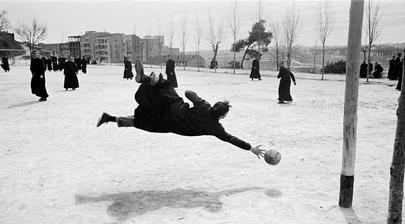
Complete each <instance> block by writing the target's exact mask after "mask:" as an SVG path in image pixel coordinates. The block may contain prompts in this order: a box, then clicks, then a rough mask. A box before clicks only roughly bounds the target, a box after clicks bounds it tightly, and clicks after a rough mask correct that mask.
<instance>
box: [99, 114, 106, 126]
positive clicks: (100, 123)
mask: <svg viewBox="0 0 405 224" xmlns="http://www.w3.org/2000/svg"><path fill="white" fill-rule="evenodd" d="M105 114H106V113H103V114H102V115H101V117H100V118H99V119H98V121H97V127H100V125H102V124H103V123H104V122H101V121H102V120H103V117H104V115H105Z"/></svg>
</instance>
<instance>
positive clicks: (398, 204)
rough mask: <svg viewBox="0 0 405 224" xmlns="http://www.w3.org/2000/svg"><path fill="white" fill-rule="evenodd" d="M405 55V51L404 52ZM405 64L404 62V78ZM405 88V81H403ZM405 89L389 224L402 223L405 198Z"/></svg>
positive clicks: (401, 98)
mask: <svg viewBox="0 0 405 224" xmlns="http://www.w3.org/2000/svg"><path fill="white" fill-rule="evenodd" d="M404 53H405V50H404ZM404 73H405V64H404V60H402V74H400V75H402V77H403V76H404ZM402 86H404V79H402ZM404 115H405V88H402V89H401V95H400V96H399V99H398V109H397V117H398V120H397V130H396V134H395V143H394V152H393V154H392V162H391V168H390V191H389V192H390V193H389V203H388V218H387V224H400V223H402V201H403V198H404V167H405V164H404V155H405V152H404V145H405V119H404V118H405V116H404Z"/></svg>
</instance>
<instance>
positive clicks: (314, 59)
mask: <svg viewBox="0 0 405 224" xmlns="http://www.w3.org/2000/svg"><path fill="white" fill-rule="evenodd" d="M317 43H318V42H317V41H315V45H314V74H315V71H316V44H317ZM322 69H323V67H322Z"/></svg>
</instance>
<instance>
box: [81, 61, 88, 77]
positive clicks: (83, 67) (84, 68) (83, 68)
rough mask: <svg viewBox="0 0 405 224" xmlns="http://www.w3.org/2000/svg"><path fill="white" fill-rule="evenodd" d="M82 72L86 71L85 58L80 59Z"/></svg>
mask: <svg viewBox="0 0 405 224" xmlns="http://www.w3.org/2000/svg"><path fill="white" fill-rule="evenodd" d="M82 72H83V73H84V74H86V73H87V60H86V59H85V58H83V59H82Z"/></svg>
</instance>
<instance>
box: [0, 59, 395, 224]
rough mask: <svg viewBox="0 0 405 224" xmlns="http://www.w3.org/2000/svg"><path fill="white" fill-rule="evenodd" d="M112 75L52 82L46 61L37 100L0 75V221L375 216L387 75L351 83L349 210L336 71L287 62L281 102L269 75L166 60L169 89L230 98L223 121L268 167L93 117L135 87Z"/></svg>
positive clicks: (127, 109) (386, 135)
mask: <svg viewBox="0 0 405 224" xmlns="http://www.w3.org/2000/svg"><path fill="white" fill-rule="evenodd" d="M145 70H146V72H150V71H151V69H150V68H146V69H145ZM154 71H160V68H155V69H154ZM245 72H246V73H247V71H245ZM122 75H123V66H91V65H90V66H89V67H88V74H87V75H84V74H82V73H80V74H79V81H80V88H79V89H77V90H76V91H65V90H64V89H63V75H62V72H47V73H46V81H47V90H48V93H49V95H50V97H49V98H48V101H47V102H38V97H36V96H34V95H32V94H31V92H30V91H31V90H30V79H31V74H30V72H29V67H28V66H14V67H11V72H9V73H4V72H3V71H1V72H0V92H1V94H0V107H1V109H0V115H1V116H0V142H1V146H0V149H1V150H0V166H1V167H0V170H1V172H0V210H1V212H0V223H2V224H3V223H4V224H13V223H15V224H37V223H38V224H48V223H49V224H66V223H69V224H71V223H84V224H88V223H94V224H99V223H137V224H138V223H152V224H154V223H184V224H189V223H201V224H205V223H221V224H222V223H232V224H234V223H238V224H239V223H240V224H246V223H248V224H249V223H252V224H256V223H270V224H271V223H274V224H281V223H287V224H294V223H308V224H314V223H319V224H325V223H385V222H386V215H387V206H388V191H389V167H390V163H391V157H392V150H393V145H394V137H395V128H396V115H395V111H396V108H397V104H398V103H397V98H398V96H399V92H398V91H396V90H395V86H392V85H394V84H396V82H393V81H388V80H386V79H384V80H371V84H365V80H361V85H360V89H359V113H358V139H357V154H356V157H357V158H356V174H355V182H354V186H355V189H354V200H353V208H352V209H341V208H339V207H338V206H337V203H338V198H339V180H340V171H341V160H342V158H341V157H342V129H343V128H342V122H343V101H344V88H345V86H344V85H345V82H344V81H343V78H344V76H331V75H329V76H327V80H326V81H320V80H319V79H318V78H316V79H314V75H310V74H301V73H297V74H295V75H296V77H297V86H293V87H292V96H293V98H294V102H293V103H291V104H284V105H281V104H277V88H278V81H279V80H278V79H277V78H275V77H274V76H275V75H276V73H275V72H265V77H263V80H262V81H250V79H249V78H248V76H247V74H246V75H231V74H223V73H222V74H221V73H216V74H215V73H210V72H200V73H198V72H190V71H183V70H182V68H177V79H178V82H179V86H180V88H178V92H179V94H181V95H182V96H184V90H186V89H191V90H194V91H195V92H197V93H198V94H199V95H200V96H201V97H202V98H204V99H206V100H207V101H209V102H210V103H212V104H213V103H214V102H215V101H217V100H223V99H228V100H230V101H231V104H232V106H233V107H232V109H231V111H230V112H229V114H228V117H227V118H225V119H224V120H222V122H221V123H222V124H223V126H224V127H225V129H226V130H227V131H228V132H229V133H231V134H233V135H235V136H238V137H240V138H241V139H243V140H245V141H247V142H250V143H251V144H252V145H259V144H262V145H263V147H264V148H267V149H268V148H271V147H275V148H276V149H278V150H279V151H280V152H281V154H282V160H281V162H280V163H279V164H278V165H277V166H270V165H268V164H266V163H265V162H264V160H258V159H257V157H255V156H254V155H253V154H252V153H250V152H249V151H244V150H241V149H239V148H237V147H235V146H233V145H231V144H228V143H225V142H221V141H220V140H218V139H216V138H215V137H184V136H177V135H173V134H153V133H148V132H144V131H141V130H137V129H135V128H120V129H119V128H117V127H116V125H115V124H111V123H109V124H106V125H103V126H101V127H99V128H96V122H97V119H98V118H99V116H100V115H101V113H102V112H103V111H105V112H109V113H111V114H114V115H130V114H132V113H133V110H134V108H135V106H136V103H135V101H134V93H135V91H136V89H137V87H138V85H139V84H137V83H135V82H134V81H133V80H132V81H131V80H128V81H127V80H123V79H122ZM272 142H273V143H274V146H272Z"/></svg>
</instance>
